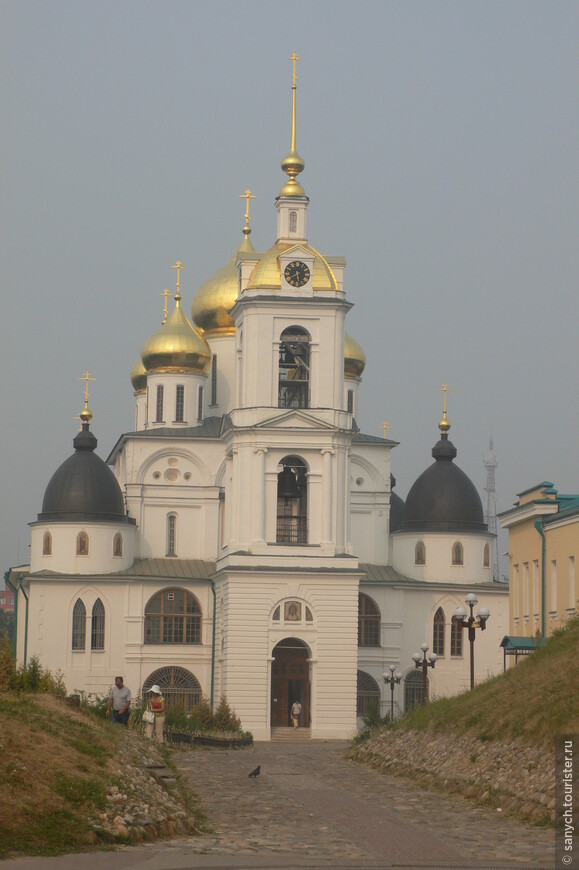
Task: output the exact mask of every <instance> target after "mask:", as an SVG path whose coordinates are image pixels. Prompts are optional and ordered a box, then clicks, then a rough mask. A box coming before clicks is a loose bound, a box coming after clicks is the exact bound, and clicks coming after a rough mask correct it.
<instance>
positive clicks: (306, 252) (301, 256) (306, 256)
mask: <svg viewBox="0 0 579 870" xmlns="http://www.w3.org/2000/svg"><path fill="white" fill-rule="evenodd" d="M282 260H283V261H285V260H307V261H312V262H313V260H315V255H314V254H313V252H312V249H311V248H308V247H304V245H293V246H292V247H291V248H286V249H285V251H283V253H282V254H280V255H279V261H280V263H281V262H282Z"/></svg>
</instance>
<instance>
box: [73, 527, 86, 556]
mask: <svg viewBox="0 0 579 870" xmlns="http://www.w3.org/2000/svg"><path fill="white" fill-rule="evenodd" d="M76 555H77V556H88V535H87V533H86V532H79V533H78V535H77V536H76Z"/></svg>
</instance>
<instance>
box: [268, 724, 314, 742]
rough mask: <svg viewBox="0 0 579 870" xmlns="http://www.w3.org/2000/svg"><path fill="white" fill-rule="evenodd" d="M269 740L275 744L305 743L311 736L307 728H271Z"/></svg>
mask: <svg viewBox="0 0 579 870" xmlns="http://www.w3.org/2000/svg"><path fill="white" fill-rule="evenodd" d="M271 739H272V742H275V743H281V742H283V743H307V742H308V741H310V740H311V739H312V735H311V731H310V729H309V728H292V727H290V728H272V729H271Z"/></svg>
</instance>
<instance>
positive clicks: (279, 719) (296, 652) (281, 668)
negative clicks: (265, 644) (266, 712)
mask: <svg viewBox="0 0 579 870" xmlns="http://www.w3.org/2000/svg"><path fill="white" fill-rule="evenodd" d="M272 656H273V661H272V663H271V727H272V728H289V727H290V726H291V724H292V722H291V708H292V705H293V704H294V702H295V701H299V702H300V704H301V705H302V712H301V714H300V717H299V724H300V727H302V728H309V727H310V665H309V662H308V659H309V657H310V650H309V648H308V647H307V646H306V644H305V643H303V641H301V640H299V639H298V638H297V637H286V638H285V639H284V640H282V641H280V642H279V643H278V644H277V645H276V646H275V647H274V649H273V652H272Z"/></svg>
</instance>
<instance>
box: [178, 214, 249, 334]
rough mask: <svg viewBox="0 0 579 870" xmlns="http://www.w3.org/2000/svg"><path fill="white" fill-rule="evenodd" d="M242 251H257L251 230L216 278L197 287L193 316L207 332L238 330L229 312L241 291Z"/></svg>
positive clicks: (220, 332)
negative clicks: (238, 263)
mask: <svg viewBox="0 0 579 870" xmlns="http://www.w3.org/2000/svg"><path fill="white" fill-rule="evenodd" d="M244 233H245V230H244ZM240 253H250V254H254V253H255V248H254V247H253V245H252V244H251V242H250V240H249V237H248V235H247V234H246V235H245V237H244V239H243V241H242V243H241V244H240V246H239V247H238V248H237V250H236V251H235V252H234V254H233V255H232V256H231V257H230V258H229V260H228V261H227V263H226V264H225V266H222V267H221V269H219V271H217V272H216V273H215V275H213V277H212V278H208V279H207V281H205V282H204V283H203V284H202V285H201V287H200V288H199V290H198V291H197V295H196V296H195V299H194V300H193V305H192V306H191V316H192V318H193V322H194V324H195V326H197V327H198V329H201V330H202V331H203V332H204V333H209V334H211V335H233V333H234V332H235V324H234V322H233V320H232V319H231V317H230V316H229V312H230V311H231V309H232V308H233V306H234V305H235V302H236V300H237V296H238V292H239V270H238V268H237V266H236V263H237V258H238V256H239V254H240Z"/></svg>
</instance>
